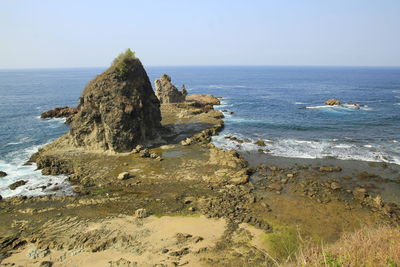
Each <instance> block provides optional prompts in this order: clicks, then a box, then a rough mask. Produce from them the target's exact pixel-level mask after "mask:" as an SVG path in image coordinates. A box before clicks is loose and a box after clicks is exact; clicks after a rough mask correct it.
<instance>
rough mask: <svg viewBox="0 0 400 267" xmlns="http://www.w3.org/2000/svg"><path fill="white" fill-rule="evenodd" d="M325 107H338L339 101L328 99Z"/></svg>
mask: <svg viewBox="0 0 400 267" xmlns="http://www.w3.org/2000/svg"><path fill="white" fill-rule="evenodd" d="M325 105H329V106H338V105H340V101H339V100H337V99H333V98H332V99H328V100H326V101H325Z"/></svg>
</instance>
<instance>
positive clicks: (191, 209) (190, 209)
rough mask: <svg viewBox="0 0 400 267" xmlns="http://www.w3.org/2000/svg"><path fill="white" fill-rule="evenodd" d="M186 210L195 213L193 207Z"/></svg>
mask: <svg viewBox="0 0 400 267" xmlns="http://www.w3.org/2000/svg"><path fill="white" fill-rule="evenodd" d="M188 210H189V211H191V212H193V211H196V208H194V207H189V209H188Z"/></svg>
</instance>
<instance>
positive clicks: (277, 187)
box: [268, 183, 283, 191]
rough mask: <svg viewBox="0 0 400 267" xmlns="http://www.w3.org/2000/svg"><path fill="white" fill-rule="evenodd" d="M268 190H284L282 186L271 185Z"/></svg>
mask: <svg viewBox="0 0 400 267" xmlns="http://www.w3.org/2000/svg"><path fill="white" fill-rule="evenodd" d="M268 188H269V189H270V190H272V191H281V190H282V189H283V187H282V185H280V184H275V183H274V184H270V185H269V186H268Z"/></svg>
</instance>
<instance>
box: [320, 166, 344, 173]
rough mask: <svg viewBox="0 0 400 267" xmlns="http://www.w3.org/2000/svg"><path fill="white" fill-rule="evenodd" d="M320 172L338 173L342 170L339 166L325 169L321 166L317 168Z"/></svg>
mask: <svg viewBox="0 0 400 267" xmlns="http://www.w3.org/2000/svg"><path fill="white" fill-rule="evenodd" d="M319 171H320V172H340V171H342V168H341V167H339V166H336V167H326V166H321V167H319Z"/></svg>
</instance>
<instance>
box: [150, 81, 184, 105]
mask: <svg viewBox="0 0 400 267" xmlns="http://www.w3.org/2000/svg"><path fill="white" fill-rule="evenodd" d="M154 84H155V87H156V96H157V97H158V99H159V100H160V103H161V104H168V103H180V102H184V101H185V98H186V95H187V91H186V89H185V87H183V88H182V92H179V91H178V89H177V88H176V87H175V86H174V85H173V84H172V83H171V77H170V76H168V75H167V74H164V75H163V76H161V78H158V79H157V80H155V82H154Z"/></svg>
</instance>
